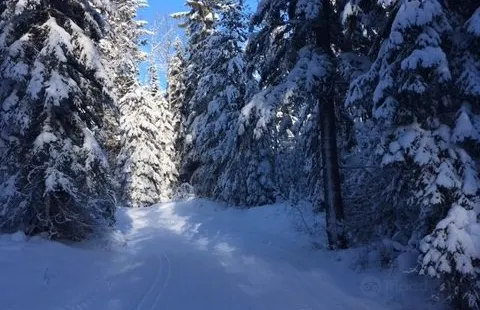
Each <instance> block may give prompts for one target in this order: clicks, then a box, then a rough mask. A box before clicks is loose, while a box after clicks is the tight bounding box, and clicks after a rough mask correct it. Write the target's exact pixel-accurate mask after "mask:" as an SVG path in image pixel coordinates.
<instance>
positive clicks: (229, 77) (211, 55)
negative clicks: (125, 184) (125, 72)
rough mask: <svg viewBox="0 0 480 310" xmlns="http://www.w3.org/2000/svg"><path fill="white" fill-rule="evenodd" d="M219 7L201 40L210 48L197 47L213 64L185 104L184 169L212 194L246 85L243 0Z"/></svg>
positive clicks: (205, 68)
mask: <svg viewBox="0 0 480 310" xmlns="http://www.w3.org/2000/svg"><path fill="white" fill-rule="evenodd" d="M216 5H217V7H216V9H215V10H214V14H215V15H216V17H217V18H216V19H215V22H214V24H213V25H212V30H211V32H210V34H209V35H208V36H207V37H205V39H204V42H203V43H202V45H203V46H204V47H205V48H203V49H200V50H197V52H196V53H197V55H196V56H195V57H196V58H197V57H198V58H199V59H202V60H208V62H204V63H203V64H201V65H202V67H203V68H202V71H201V72H202V76H201V78H200V79H199V80H198V84H197V85H196V86H197V87H196V89H195V92H194V94H193V96H192V98H191V99H190V100H189V101H188V102H186V104H187V107H188V111H189V118H188V120H187V122H186V124H185V125H186V128H185V130H186V131H185V133H186V136H185V143H186V145H185V153H184V154H183V158H182V166H183V167H184V168H183V169H182V170H183V171H188V172H189V174H191V176H190V177H189V181H190V183H191V185H193V186H194V188H195V190H196V192H197V193H198V194H199V195H202V196H206V197H213V195H214V191H215V188H216V186H217V182H218V180H219V176H220V174H221V173H222V172H223V171H224V169H225V165H226V162H227V160H228V159H229V158H230V157H231V156H232V151H233V150H234V147H235V139H236V135H237V130H238V129H237V128H238V127H237V119H238V111H239V106H240V105H241V104H242V100H243V96H244V83H245V81H244V78H243V72H244V62H243V58H242V54H243V51H242V47H241V45H242V44H244V42H245V40H246V35H245V25H246V23H245V16H244V12H243V3H242V2H239V1H232V0H222V1H217V3H216ZM220 183H221V182H220ZM220 185H221V184H220Z"/></svg>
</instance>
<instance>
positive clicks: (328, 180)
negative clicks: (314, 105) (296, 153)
mask: <svg viewBox="0 0 480 310" xmlns="http://www.w3.org/2000/svg"><path fill="white" fill-rule="evenodd" d="M334 89H335V87H334V85H332V86H331V87H330V90H329V91H328V94H326V95H327V96H326V97H325V98H326V100H324V102H322V104H321V109H320V117H319V120H320V121H319V126H320V128H319V129H320V148H321V152H322V164H323V187H324V199H325V209H326V224H327V237H328V245H329V247H330V248H331V249H345V248H347V238H346V236H345V230H344V226H343V221H344V210H343V201H342V187H341V180H340V167H339V164H338V150H337V131H336V124H335V94H334Z"/></svg>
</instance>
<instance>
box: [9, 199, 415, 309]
mask: <svg viewBox="0 0 480 310" xmlns="http://www.w3.org/2000/svg"><path fill="white" fill-rule="evenodd" d="M291 226H292V225H291V220H290V218H289V217H288V216H287V212H285V210H284V208H283V207H282V206H278V205H277V206H267V207H262V208H256V209H251V210H234V209H223V207H221V206H219V205H216V204H214V203H211V202H208V201H203V200H192V201H187V202H179V203H165V204H161V205H157V206H154V207H151V208H146V209H136V210H127V209H121V210H119V212H118V227H119V230H120V231H121V233H119V235H121V236H122V244H123V245H122V246H114V247H113V249H109V250H104V249H103V250H102V249H98V248H92V246H91V245H87V246H83V247H78V246H75V247H70V246H66V245H62V244H58V243H52V242H48V241H45V240H42V239H39V238H33V239H31V240H29V241H28V242H25V241H24V240H23V241H22V240H19V239H22V238H21V236H20V237H19V235H18V234H17V235H16V236H15V235H14V236H10V237H9V238H8V240H7V237H6V236H0V237H1V238H0V275H1V277H0V308H2V309H8V310H16V309H18V310H30V309H37V310H64V309H68V310H160V309H165V310H190V309H201V310H237V309H238V310H270V309H271V310H335V309H348V310H350V309H355V310H367V309H368V310H376V309H378V310H387V309H402V308H403V307H400V305H399V304H398V303H396V302H393V301H391V300H390V299H388V298H385V296H383V294H381V289H382V286H383V285H384V284H385V283H387V282H385V281H386V280H385V279H387V278H388V277H387V278H385V279H384V278H382V276H381V275H375V276H373V277H372V276H371V275H365V274H358V273H356V272H355V271H353V270H352V269H350V268H349V267H348V266H347V261H348V259H347V258H348V255H350V254H348V253H347V254H345V253H344V254H343V256H341V255H338V254H336V253H333V252H328V251H323V250H319V251H314V250H312V249H311V247H310V246H309V240H308V238H307V237H305V236H303V235H302V234H300V233H297V232H296V231H295V230H294V229H293V228H292V227H291ZM115 243H116V244H117V243H118V242H115ZM409 309H415V308H412V307H410V308H409Z"/></svg>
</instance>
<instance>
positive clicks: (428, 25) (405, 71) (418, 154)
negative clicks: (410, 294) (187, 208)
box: [347, 0, 480, 309]
mask: <svg viewBox="0 0 480 310" xmlns="http://www.w3.org/2000/svg"><path fill="white" fill-rule="evenodd" d="M398 4H399V9H398V12H397V13H396V15H395V19H394V21H393V23H392V25H391V29H390V35H389V37H388V39H387V40H386V41H385V42H384V43H383V44H382V46H381V49H380V52H379V54H378V56H377V59H376V61H375V62H374V64H373V65H372V67H371V69H370V70H369V71H368V72H367V73H366V74H365V75H362V76H361V77H359V78H358V79H357V80H356V81H355V82H354V83H353V85H352V87H351V89H350V92H349V98H348V100H347V104H359V105H360V106H361V108H362V109H363V111H365V112H366V113H365V115H364V117H365V118H367V119H370V120H371V121H372V123H373V126H374V128H376V130H375V131H373V132H376V133H379V134H380V136H372V139H377V140H378V141H379V142H378V144H377V148H376V150H372V154H376V155H377V156H379V157H378V158H379V159H380V161H381V164H382V165H383V166H385V167H393V168H394V169H393V170H392V171H391V175H392V177H393V179H394V180H398V182H400V183H397V186H396V187H401V188H403V190H404V192H403V193H404V194H406V195H407V196H409V199H408V200H407V201H406V202H407V203H406V204H397V205H396V206H395V208H393V209H392V210H393V211H394V212H393V216H392V217H391V218H390V221H388V222H385V223H383V224H384V225H390V226H391V227H394V229H390V232H391V234H390V236H389V237H392V238H394V237H396V236H398V235H403V236H405V237H404V238H400V239H398V240H397V241H399V240H403V241H404V242H408V243H409V244H410V245H413V246H415V247H416V248H419V249H420V251H421V252H422V256H421V272H422V273H423V274H428V275H431V276H438V277H441V278H442V281H443V283H444V286H443V287H444V288H445V289H446V291H447V294H448V297H449V298H451V299H452V300H454V301H455V307H456V308H459V309H464V308H467V307H468V304H470V305H474V303H472V300H474V301H476V302H477V303H478V259H479V253H478V248H479V247H478V240H479V238H478V236H479V234H478V231H479V226H478V198H477V196H478V189H479V187H480V184H479V180H478V172H477V168H476V164H475V162H474V160H473V158H472V156H473V155H474V154H475V153H472V151H471V149H469V148H468V147H466V145H465V144H464V143H463V142H464V140H465V138H467V137H470V136H471V135H472V134H474V132H475V130H473V127H472V126H468V125H469V124H471V123H470V121H469V120H468V119H469V118H468V117H467V113H465V111H467V110H466V108H465V104H464V102H463V100H459V99H460V97H461V96H459V95H458V89H457V88H456V87H455V81H456V78H455V71H456V70H455V69H454V64H455V62H457V61H456V60H451V59H452V58H454V57H453V56H454V54H455V53H454V52H452V50H451V49H450V48H449V47H450V46H451V45H452V44H451V43H452V40H454V39H455V38H458V37H457V35H458V34H457V33H456V29H455V28H454V27H452V25H453V22H452V21H453V20H452V11H450V10H449V9H448V7H447V6H446V5H445V4H446V3H444V2H443V1H437V0H405V1H399V3H398ZM467 25H468V23H467ZM467 25H466V26H465V27H466V28H467V29H468V27H469V26H467ZM467 57H468V56H467ZM458 72H462V73H461V74H460V75H459V76H462V75H463V73H464V72H465V71H464V70H462V69H461V70H458ZM457 81H461V78H460V79H457ZM460 83H461V82H460ZM463 85H465V84H463ZM370 145H375V144H374V143H372V144H370ZM394 187H395V186H394ZM390 188H392V187H390ZM382 207H383V206H382ZM377 211H378V212H381V211H382V210H377ZM408 222H410V225H407V226H404V225H401V226H400V225H399V224H400V223H408ZM411 223H414V225H411ZM369 224H371V223H369ZM379 224H380V223H379ZM424 236H426V237H425V238H424ZM477 307H478V305H477ZM473 308H475V306H473Z"/></svg>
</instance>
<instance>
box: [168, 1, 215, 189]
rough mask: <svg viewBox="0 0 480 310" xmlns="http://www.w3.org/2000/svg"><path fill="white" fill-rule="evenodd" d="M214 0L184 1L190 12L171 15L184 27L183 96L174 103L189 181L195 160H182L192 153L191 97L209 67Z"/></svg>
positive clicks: (185, 177) (182, 175)
mask: <svg viewBox="0 0 480 310" xmlns="http://www.w3.org/2000/svg"><path fill="white" fill-rule="evenodd" d="M215 2H216V1H215V0H207V1H199V0H192V1H187V2H186V6H188V7H189V9H190V11H188V12H185V13H177V14H173V15H172V16H173V17H174V18H175V19H179V20H181V23H180V26H181V27H182V28H183V29H184V30H185V34H186V36H187V43H186V47H185V54H184V55H185V65H184V70H183V72H182V83H183V95H182V102H181V103H180V102H178V103H176V104H177V105H179V106H181V113H182V116H181V119H182V126H181V127H182V129H183V132H182V133H181V135H182V136H183V137H184V138H183V139H181V140H180V141H181V142H182V145H180V146H179V147H180V148H181V149H180V157H181V159H182V160H181V164H180V179H181V181H182V182H190V179H191V177H192V175H193V173H194V171H195V170H196V168H197V167H198V162H197V161H191V160H189V161H185V160H183V159H184V158H186V157H187V154H189V153H190V152H192V148H193V147H194V144H193V143H192V135H191V132H189V130H191V129H192V123H193V121H194V120H195V117H196V116H197V115H196V113H197V112H196V111H195V109H196V107H194V106H193V105H192V103H193V102H192V99H193V97H194V96H195V92H196V89H197V86H198V84H199V82H200V79H201V78H202V74H203V70H205V68H206V67H207V66H208V63H209V60H208V59H206V58H204V57H203V56H204V52H205V51H206V50H208V46H207V41H208V40H207V39H208V37H209V36H210V35H211V34H212V31H213V25H214V22H215V19H216V17H215V12H214V9H215V7H216V5H215Z"/></svg>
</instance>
